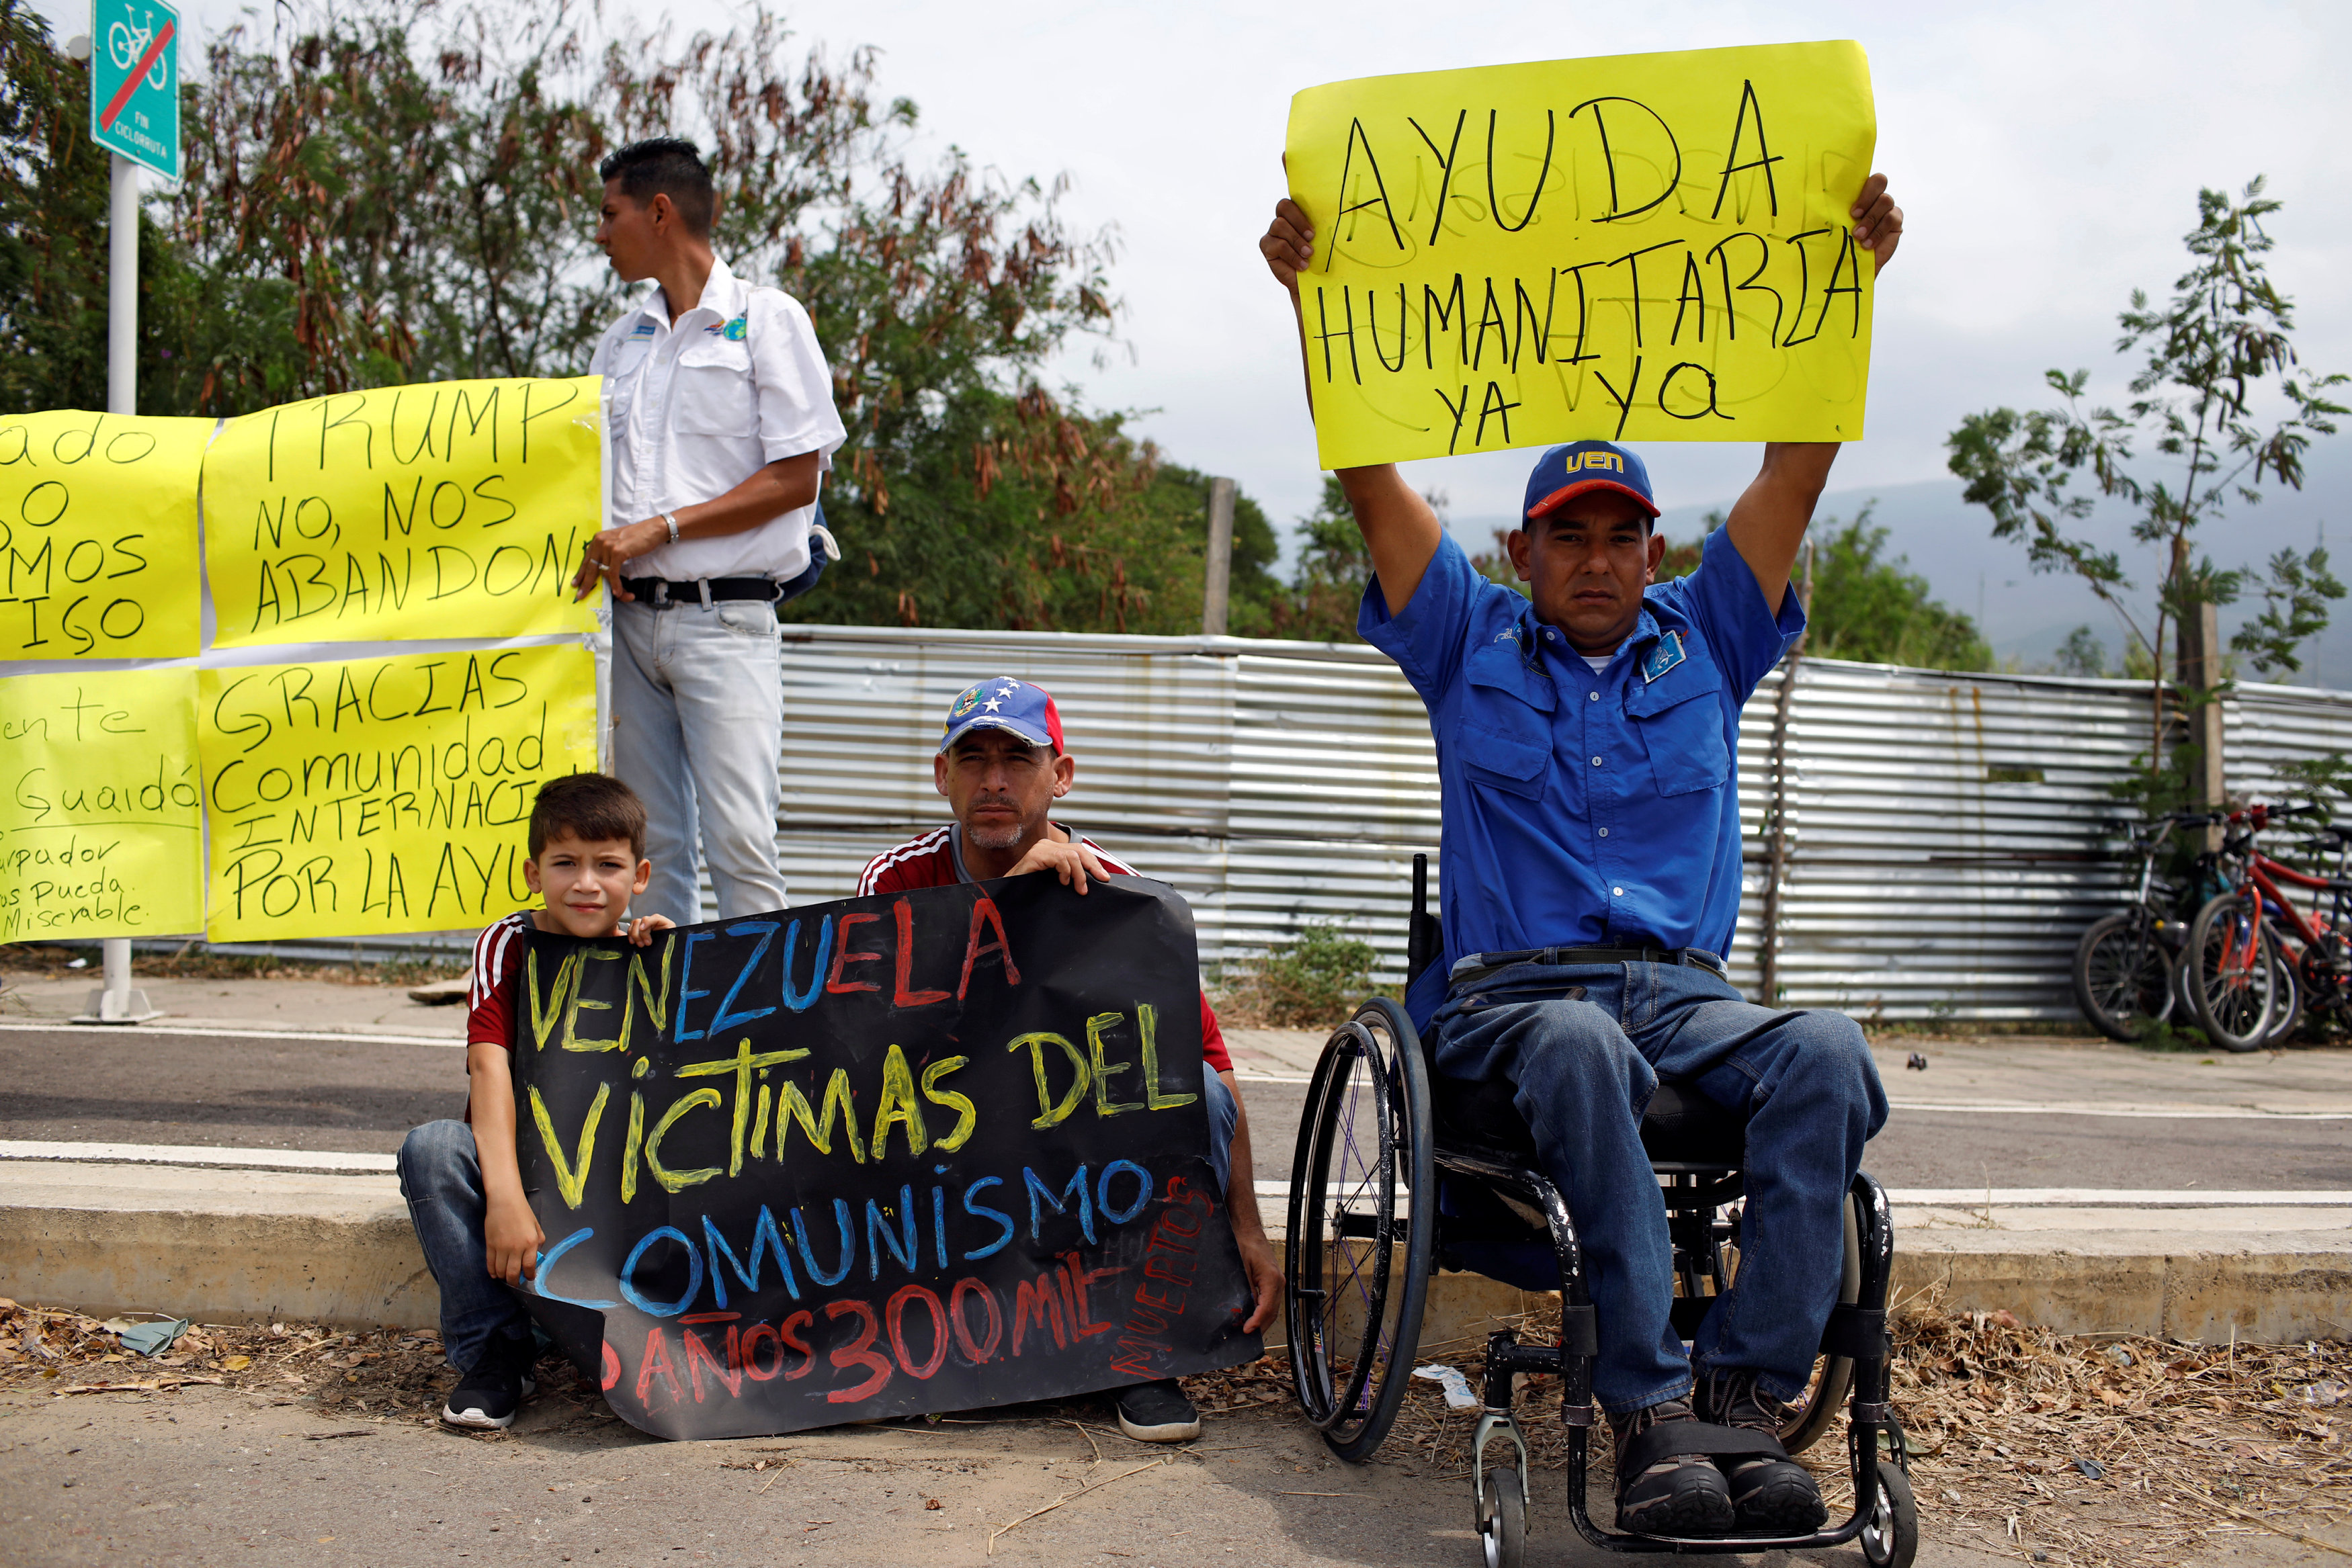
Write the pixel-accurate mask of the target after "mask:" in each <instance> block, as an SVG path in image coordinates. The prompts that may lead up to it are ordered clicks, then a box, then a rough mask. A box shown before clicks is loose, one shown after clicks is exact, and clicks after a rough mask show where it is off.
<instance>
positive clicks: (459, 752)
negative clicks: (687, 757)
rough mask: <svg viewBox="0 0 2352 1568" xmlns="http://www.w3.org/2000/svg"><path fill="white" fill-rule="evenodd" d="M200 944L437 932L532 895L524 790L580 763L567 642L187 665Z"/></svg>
mask: <svg viewBox="0 0 2352 1568" xmlns="http://www.w3.org/2000/svg"><path fill="white" fill-rule="evenodd" d="M199 679H200V680H201V683H202V685H201V689H200V691H199V693H198V696H197V703H196V712H197V726H198V741H197V744H198V747H199V751H200V753H201V755H202V757H203V758H204V774H205V799H206V800H207V801H208V802H209V803H210V806H211V810H212V865H211V877H212V889H211V891H212V900H211V902H212V918H211V921H210V922H209V924H208V925H206V927H205V929H206V932H207V934H208V935H209V936H211V937H212V938H213V940H215V941H217V942H248V941H262V940H269V939H272V938H283V937H294V936H361V935H371V934H375V933H382V932H398V931H454V930H461V929H465V928H467V927H470V926H477V925H485V924H487V923H488V922H489V921H492V920H495V919H497V918H499V916H500V915H507V914H509V913H511V912H513V911H514V910H517V909H522V908H526V907H529V906H530V905H532V904H535V903H536V902H537V900H535V899H534V898H533V897H532V896H531V894H530V887H529V885H528V884H527V883H525V881H524V879H523V862H524V861H525V860H527V859H528V858H530V857H529V851H528V848H527V846H526V844H525V842H524V833H525V830H526V828H527V826H528V824H529V821H530V807H531V801H532V800H534V799H535V798H536V797H537V795H538V793H539V787H540V785H541V784H542V783H544V782H545V781H546V780H548V779H554V778H558V777H561V776H562V775H563V774H567V773H579V772H584V771H587V770H589V769H592V768H594V767H595V766H596V677H595V666H594V662H593V657H592V656H591V655H590V653H588V651H587V650H586V649H584V648H581V647H578V646H576V645H575V646H570V647H552V648H508V649H500V650H495V651H492V652H488V653H408V654H403V655H401V656H399V657H397V658H390V659H355V660H351V661H348V662H344V663H340V664H337V663H320V664H272V665H258V666H250V667H247V668H242V669H215V670H205V671H203V672H202V673H201V674H200V677H199Z"/></svg>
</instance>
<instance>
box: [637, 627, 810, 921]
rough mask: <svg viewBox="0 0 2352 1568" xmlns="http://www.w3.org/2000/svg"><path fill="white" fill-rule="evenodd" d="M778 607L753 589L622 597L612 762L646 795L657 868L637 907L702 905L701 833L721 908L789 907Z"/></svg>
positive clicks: (725, 915) (664, 911)
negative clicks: (657, 599)
mask: <svg viewBox="0 0 2352 1568" xmlns="http://www.w3.org/2000/svg"><path fill="white" fill-rule="evenodd" d="M777 647H778V643H777V626H776V612H775V610H774V608H773V607H772V606H771V605H769V604H767V603H764V602H762V601H759V600H756V599H730V600H720V601H716V602H714V603H713V604H711V605H710V607H709V608H708V609H705V608H704V607H703V606H702V605H700V604H698V603H694V602H691V601H688V602H684V603H675V602H674V603H673V606H672V607H671V608H670V609H667V610H655V609H651V608H649V607H648V606H646V604H644V603H642V602H639V601H614V605H613V771H614V773H615V774H616V775H618V776H619V778H620V779H621V781H622V782H623V783H625V784H626V785H627V786H628V787H629V788H630V789H635V791H636V792H637V794H638V796H639V797H640V798H641V799H642V800H644V801H645V803H646V858H648V859H649V860H651V861H652V862H654V876H653V882H652V883H651V885H649V886H648V887H647V888H646V891H645V893H644V894H643V895H642V896H641V897H640V898H639V899H638V900H637V901H636V902H635V905H634V906H633V909H634V913H636V914H640V915H668V916H669V917H670V918H671V919H672V920H675V921H677V923H678V924H679V925H692V924H694V923H695V922H696V921H698V920H699V919H701V918H702V901H701V897H700V894H699V892H698V883H697V881H696V878H695V874H694V867H695V853H694V852H695V843H696V841H697V840H698V839H699V840H700V841H701V845H702V858H703V861H704V862H706V863H707V864H708V865H709V868H710V885H711V888H712V890H713V891H714V892H716V893H717V894H718V895H719V915H718V917H719V919H721V920H734V919H738V918H740V917H741V916H743V915H761V914H765V913H766V912H767V911H769V910H772V909H782V908H783V907H784V877H783V873H782V872H781V871H779V870H778V869H777V866H776V807H777V804H778V796H779V793H780V787H779V785H778V782H777V777H776V763H777V753H778V751H779V750H780V749H781V747H782V743H783V727H784V688H783V680H782V675H781V674H780V673H779V670H778V667H777Z"/></svg>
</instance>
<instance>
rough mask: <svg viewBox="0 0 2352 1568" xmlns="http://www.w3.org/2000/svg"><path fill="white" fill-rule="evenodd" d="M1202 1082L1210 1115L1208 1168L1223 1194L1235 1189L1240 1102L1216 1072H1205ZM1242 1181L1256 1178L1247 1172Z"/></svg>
mask: <svg viewBox="0 0 2352 1568" xmlns="http://www.w3.org/2000/svg"><path fill="white" fill-rule="evenodd" d="M1201 1079H1202V1083H1201V1087H1202V1092H1203V1096H1204V1098H1203V1100H1202V1103H1203V1104H1205V1105H1206V1106H1207V1107H1208V1111H1209V1168H1210V1169H1211V1170H1213V1171H1214V1172H1216V1173H1217V1190H1218V1191H1219V1192H1223V1191H1224V1190H1225V1189H1226V1188H1227V1187H1229V1186H1232V1185H1233V1176H1234V1126H1235V1125H1236V1124H1238V1123H1239V1122H1240V1121H1241V1114H1242V1106H1241V1102H1240V1101H1238V1100H1236V1099H1234V1092H1233V1091H1232V1090H1230V1089H1228V1088H1226V1087H1225V1081H1224V1080H1223V1079H1222V1078H1220V1077H1218V1076H1217V1074H1216V1071H1215V1070H1214V1069H1213V1068H1204V1069H1203V1070H1202V1073H1201ZM1242 1179H1243V1180H1244V1181H1255V1180H1256V1179H1257V1178H1256V1176H1255V1173H1253V1172H1250V1171H1244V1172H1243V1173H1242Z"/></svg>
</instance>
